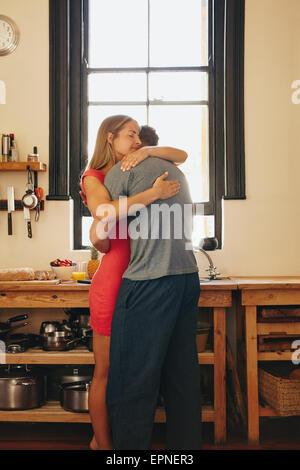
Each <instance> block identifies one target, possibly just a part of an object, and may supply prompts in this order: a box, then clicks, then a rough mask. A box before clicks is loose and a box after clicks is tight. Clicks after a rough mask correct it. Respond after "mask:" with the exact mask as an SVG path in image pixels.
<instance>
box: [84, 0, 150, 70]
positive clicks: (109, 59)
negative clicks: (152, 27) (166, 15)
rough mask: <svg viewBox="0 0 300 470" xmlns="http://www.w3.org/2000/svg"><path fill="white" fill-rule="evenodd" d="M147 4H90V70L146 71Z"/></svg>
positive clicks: (96, 0) (138, 0) (118, 0)
mask: <svg viewBox="0 0 300 470" xmlns="http://www.w3.org/2000/svg"><path fill="white" fill-rule="evenodd" d="M147 14H148V7H147V0H126V1H124V0H108V1H102V0H101V1H100V0H89V67H145V66H146V65H147V61H148V59H147V57H148V55H147V54H148V52H147V51H148V17H147Z"/></svg>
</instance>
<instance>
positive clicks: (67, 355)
mask: <svg viewBox="0 0 300 470" xmlns="http://www.w3.org/2000/svg"><path fill="white" fill-rule="evenodd" d="M198 361H199V364H214V353H213V352H212V351H209V350H208V351H204V352H202V353H198ZM5 363H6V364H35V365H36V364H94V363H95V362H94V354H93V353H92V352H90V351H89V350H88V349H87V348H86V347H85V346H79V347H77V348H75V349H72V350H70V351H44V350H43V349H40V348H30V349H28V350H27V351H25V352H23V353H16V354H11V353H10V354H9V353H7V354H6V356H5Z"/></svg>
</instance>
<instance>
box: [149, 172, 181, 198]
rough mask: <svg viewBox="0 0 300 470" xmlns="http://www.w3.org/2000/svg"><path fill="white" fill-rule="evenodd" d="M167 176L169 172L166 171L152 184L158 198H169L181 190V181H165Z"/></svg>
mask: <svg viewBox="0 0 300 470" xmlns="http://www.w3.org/2000/svg"><path fill="white" fill-rule="evenodd" d="M167 176H168V172H167V171H166V172H165V173H163V174H162V175H161V176H159V177H158V178H156V180H155V182H154V184H153V186H152V189H154V191H155V194H156V196H157V197H158V199H168V198H169V197H172V196H175V194H178V193H179V191H180V183H178V181H177V180H168V181H165V178H167Z"/></svg>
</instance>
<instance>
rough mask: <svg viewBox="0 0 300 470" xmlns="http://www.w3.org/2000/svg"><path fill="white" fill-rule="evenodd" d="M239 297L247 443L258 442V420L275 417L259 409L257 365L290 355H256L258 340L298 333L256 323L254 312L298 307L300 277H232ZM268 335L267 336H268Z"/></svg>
mask: <svg viewBox="0 0 300 470" xmlns="http://www.w3.org/2000/svg"><path fill="white" fill-rule="evenodd" d="M232 280H233V281H234V282H236V284H237V288H238V290H239V291H240V294H241V302H240V303H241V309H242V310H241V314H242V315H243V316H244V325H245V326H244V331H245V343H246V374H247V402H248V440H249V442H250V443H252V444H257V443H258V442H259V417H260V416H264V417H265V416H276V412H275V411H274V410H273V409H272V408H270V407H260V406H259V398H258V397H259V393H258V364H259V361H291V355H292V352H291V351H290V350H289V351H277V352H276V351H274V352H272V351H266V352H259V351H258V346H257V336H258V335H259V334H266V333H267V330H268V331H281V330H282V328H283V326H284V328H285V329H286V331H288V332H289V333H295V334H296V333H298V334H299V333H300V325H299V324H298V325H297V324H295V323H292V322H290V323H288V322H286V323H281V324H280V325H281V329H280V328H279V329H278V324H276V320H274V323H270V322H268V324H264V323H258V321H257V310H258V307H261V306H274V307H275V306H286V305H300V276H251V277H232ZM267 334H268V333H267Z"/></svg>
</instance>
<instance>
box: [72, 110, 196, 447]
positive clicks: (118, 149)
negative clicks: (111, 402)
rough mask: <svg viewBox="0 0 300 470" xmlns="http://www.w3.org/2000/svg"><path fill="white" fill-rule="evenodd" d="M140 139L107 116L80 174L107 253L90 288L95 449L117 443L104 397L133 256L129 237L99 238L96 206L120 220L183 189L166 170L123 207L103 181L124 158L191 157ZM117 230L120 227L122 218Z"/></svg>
mask: <svg viewBox="0 0 300 470" xmlns="http://www.w3.org/2000/svg"><path fill="white" fill-rule="evenodd" d="M141 145H142V144H141V140H140V138H139V126H138V124H137V122H136V121H135V120H133V119H132V118H130V117H129V116H123V115H116V116H111V117H109V118H106V119H105V120H104V121H103V122H102V124H101V126H100V127H99V130H98V134H97V139H96V145H95V150H94V154H93V157H92V159H91V160H90V162H89V164H88V166H87V169H86V171H85V172H84V173H83V175H82V179H81V188H82V193H81V194H82V197H83V199H84V200H85V203H86V205H87V206H88V208H89V210H90V212H91V214H92V216H93V217H94V222H93V224H92V226H91V230H90V239H91V242H92V243H93V245H94V246H96V248H97V249H98V250H99V251H101V252H103V253H105V255H104V256H103V258H102V260H101V263H100V266H99V268H98V270H97V272H96V273H95V275H94V276H93V279H92V283H91V288H90V293H89V305H90V315H91V327H92V329H93V352H94V357H95V368H94V375H93V380H92V384H91V388H90V393H89V412H90V416H91V421H92V425H93V430H94V437H93V439H92V441H91V444H90V447H91V449H93V450H100V449H101V450H104V449H105V450H110V449H113V446H112V441H111V435H110V428H109V420H108V415H107V410H106V400H105V394H106V383H107V376H108V368H109V347H110V328H111V320H112V315H113V311H114V306H115V301H116V298H117V294H118V290H119V287H120V285H121V282H122V275H123V273H124V271H125V270H126V268H127V266H128V264H129V260H130V244H129V238H128V237H127V238H125V239H124V238H114V237H112V238H111V239H109V238H105V239H102V240H100V239H99V238H98V237H97V236H96V226H97V233H98V235H99V224H100V225H101V223H102V222H101V217H100V218H99V217H96V210H97V208H98V207H99V206H100V205H101V204H109V206H107V207H111V208H112V209H113V210H114V214H115V216H116V220H119V218H120V219H121V218H124V217H126V216H127V215H128V214H130V208H131V207H132V206H134V205H135V204H143V205H145V206H146V205H148V204H151V203H153V202H155V201H156V200H157V199H167V198H169V197H172V196H173V195H175V194H177V193H178V191H179V189H180V185H179V183H178V182H177V181H174V180H173V181H171V180H165V178H166V177H167V173H164V174H163V175H161V176H160V177H158V178H157V179H156V181H155V182H154V184H153V186H152V188H149V189H147V190H146V191H143V192H141V193H139V194H137V195H135V196H131V197H128V198H127V205H126V212H125V213H124V205H123V204H122V205H121V204H120V205H119V201H111V199H110V196H109V193H108V191H107V189H106V188H105V186H104V184H103V183H104V179H105V175H106V173H107V172H108V171H109V170H110V168H112V166H113V165H115V164H116V163H118V162H119V161H121V160H122V166H121V169H122V170H123V171H127V170H129V169H130V168H131V167H133V166H135V165H137V164H139V163H140V162H141V161H142V160H144V159H145V158H147V157H148V156H150V155H151V156H155V157H159V158H165V159H168V160H170V161H172V162H174V164H180V163H182V162H184V161H185V160H186V158H187V154H186V152H184V151H182V150H179V149H175V148H172V147H156V146H146V147H143V148H141ZM106 223H107V221H106ZM102 225H103V230H102V232H103V233H104V231H105V230H106V225H105V224H104V223H102ZM115 233H116V234H118V233H119V231H118V222H117V224H116V230H115Z"/></svg>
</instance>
